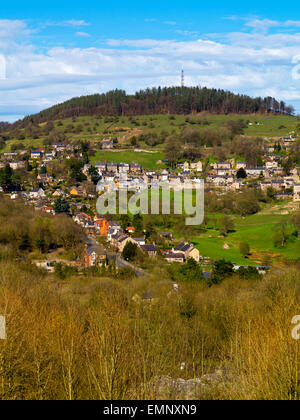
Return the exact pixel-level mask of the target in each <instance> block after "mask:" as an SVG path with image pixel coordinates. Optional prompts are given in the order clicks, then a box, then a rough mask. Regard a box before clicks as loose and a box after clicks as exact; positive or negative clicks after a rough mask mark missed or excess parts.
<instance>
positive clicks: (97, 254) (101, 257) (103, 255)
mask: <svg viewBox="0 0 300 420" xmlns="http://www.w3.org/2000/svg"><path fill="white" fill-rule="evenodd" d="M83 258H84V265H85V267H95V266H98V265H102V264H107V252H106V250H105V249H104V248H101V247H100V246H86V247H85V250H84V257H83Z"/></svg>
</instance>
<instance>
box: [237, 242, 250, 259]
mask: <svg viewBox="0 0 300 420" xmlns="http://www.w3.org/2000/svg"><path fill="white" fill-rule="evenodd" d="M239 248H240V253H241V254H242V256H243V257H248V255H249V254H250V246H249V244H248V242H241V243H240V246H239Z"/></svg>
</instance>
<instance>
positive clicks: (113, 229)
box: [107, 222, 124, 242]
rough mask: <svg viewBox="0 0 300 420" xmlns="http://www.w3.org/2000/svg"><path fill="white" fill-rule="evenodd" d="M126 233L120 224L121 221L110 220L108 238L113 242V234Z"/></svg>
mask: <svg viewBox="0 0 300 420" xmlns="http://www.w3.org/2000/svg"><path fill="white" fill-rule="evenodd" d="M118 233H119V234H124V231H123V229H122V228H121V226H120V222H109V228H108V233H107V240H108V241H109V242H111V240H112V236H114V235H116V234H118Z"/></svg>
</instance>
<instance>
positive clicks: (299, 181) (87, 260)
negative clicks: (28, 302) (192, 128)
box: [0, 135, 300, 267]
mask: <svg viewBox="0 0 300 420" xmlns="http://www.w3.org/2000/svg"><path fill="white" fill-rule="evenodd" d="M295 141H296V137H295V136H293V135H290V136H289V137H284V138H281V139H280V140H279V141H278V140H277V142H276V144H272V143H271V142H268V145H267V146H265V154H264V156H263V164H262V166H259V167H249V166H247V164H246V163H245V162H244V161H241V160H235V159H230V160H227V161H224V162H213V163H211V164H209V165H206V167H205V170H204V162H202V161H201V160H198V161H184V162H177V163H176V167H174V168H172V169H163V170H149V169H147V168H143V167H142V165H141V164H138V163H128V162H121V163H116V162H96V163H95V164H94V165H92V164H91V163H85V164H83V166H82V167H81V168H79V169H78V171H77V172H78V173H79V174H80V176H79V177H78V178H77V180H76V179H75V182H74V183H73V184H71V185H70V182H72V179H73V180H74V178H75V177H74V175H73V176H71V177H70V176H68V170H70V168H72V166H70V167H68V166H66V162H68V161H69V162H71V161H74V162H75V163H76V161H77V160H82V159H83V157H84V154H83V153H82V152H81V151H80V150H79V151H78V150H76V148H75V147H74V145H72V144H67V145H65V144H60V143H55V144H53V145H51V146H48V147H43V148H39V149H38V150H18V151H16V152H6V153H3V154H1V161H0V169H2V170H5V168H10V170H11V172H12V173H11V174H10V175H11V176H12V177H13V175H12V174H15V173H21V174H22V173H25V172H26V170H28V168H30V170H31V176H30V177H25V178H23V179H22V182H20V183H19V184H16V183H15V184H11V185H6V186H5V185H4V186H2V187H0V192H2V193H3V194H5V195H9V196H10V198H11V199H12V200H17V199H21V200H22V201H24V202H25V204H27V205H31V206H34V208H35V209H36V210H38V211H43V212H46V213H49V214H52V215H55V213H56V212H57V211H58V212H61V209H59V210H57V207H58V204H59V205H60V206H61V205H63V206H64V205H65V206H66V209H65V210H63V212H65V213H67V214H68V215H69V216H70V217H72V218H73V220H74V222H76V223H77V224H79V225H80V226H81V227H82V228H83V229H84V230H85V232H86V238H87V243H86V246H85V251H84V256H83V257H82V260H81V262H80V264H82V265H83V266H85V267H93V266H98V265H103V264H108V263H109V260H111V259H112V257H111V255H114V257H113V258H114V261H115V262H116V261H119V260H118V259H117V258H116V255H119V256H120V257H121V256H122V254H123V251H124V249H125V247H126V245H127V244H128V243H131V244H134V245H136V247H137V248H138V249H139V250H140V251H141V252H143V253H145V254H146V255H147V256H148V257H149V258H156V257H157V255H158V254H159V255H160V257H162V258H164V259H165V261H167V262H168V263H173V262H176V263H184V262H186V261H188V259H190V258H192V259H193V260H194V261H196V262H197V263H199V262H201V263H202V264H205V263H207V260H208V258H207V257H205V256H202V255H200V253H199V251H198V250H197V249H196V248H195V247H194V246H193V244H192V243H189V242H179V243H176V241H175V242H174V237H173V235H172V233H171V232H159V235H160V236H161V237H164V238H169V239H170V242H171V243H172V247H171V248H170V249H160V248H159V247H158V246H157V244H156V243H154V242H153V241H152V242H149V240H147V239H146V237H145V235H144V236H142V237H136V235H135V227H134V226H130V225H128V226H125V227H124V226H123V227H121V223H120V221H119V220H112V219H111V217H110V218H107V217H105V216H101V215H99V214H97V211H96V205H95V204H96V200H97V197H98V195H99V194H101V192H102V191H103V190H104V191H105V190H108V189H114V190H119V189H121V188H126V189H128V190H129V191H133V192H138V191H143V190H147V189H149V188H150V187H151V186H153V184H155V183H157V184H159V183H160V182H168V183H170V184H171V185H172V186H173V188H175V189H176V188H177V187H178V188H179V189H180V188H181V187H182V185H183V183H184V182H185V181H187V180H188V181H190V182H191V185H196V184H199V183H200V182H201V181H202V180H204V182H205V192H206V193H212V192H214V193H216V194H217V195H222V194H224V193H225V192H226V191H235V192H238V191H242V190H243V189H244V188H246V187H247V185H249V184H251V186H252V187H253V186H254V187H256V188H259V189H261V190H262V191H263V192H265V193H266V192H267V191H272V192H273V197H274V198H275V199H277V200H290V201H291V202H298V201H300V177H299V172H298V168H297V167H292V168H291V169H290V171H289V173H288V174H287V173H286V169H285V168H283V167H282V166H281V164H280V161H281V155H280V154H279V153H276V151H278V148H279V147H280V149H281V150H284V151H288V150H292V148H293V145H294V143H295ZM113 148H114V142H113V140H112V139H104V140H103V142H102V149H103V150H107V149H109V150H110V149H113ZM57 163H58V164H60V165H61V166H62V167H63V168H65V171H61V170H60V171H59V173H58V174H56V173H55V172H56V166H55V165H56V164H57ZM60 169H61V168H60ZM81 176H82V181H81V180H80V178H81ZM21 178H22V176H21ZM124 180H125V181H124ZM99 181H101V182H100V183H101V188H97V187H96V184H97V183H99ZM57 203H58V204H57ZM97 238H101V244H99V242H98V240H97ZM172 241H173V242H172ZM122 264H123V265H124V260H123V262H122V263H121V266H122Z"/></svg>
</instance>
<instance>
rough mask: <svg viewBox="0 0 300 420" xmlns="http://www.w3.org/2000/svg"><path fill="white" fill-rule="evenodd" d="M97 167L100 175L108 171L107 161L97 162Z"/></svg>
mask: <svg viewBox="0 0 300 420" xmlns="http://www.w3.org/2000/svg"><path fill="white" fill-rule="evenodd" d="M95 168H96V169H97V171H98V172H99V175H102V172H105V171H106V163H105V162H97V163H95Z"/></svg>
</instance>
